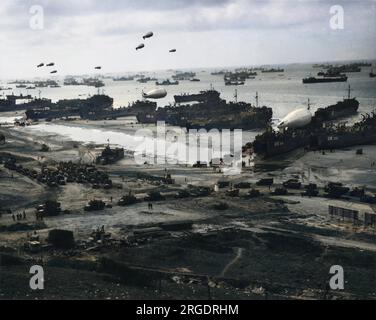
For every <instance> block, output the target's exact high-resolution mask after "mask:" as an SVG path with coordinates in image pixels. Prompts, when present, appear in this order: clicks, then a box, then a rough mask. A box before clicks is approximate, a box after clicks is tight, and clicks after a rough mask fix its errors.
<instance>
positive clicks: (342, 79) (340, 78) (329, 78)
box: [303, 75, 347, 84]
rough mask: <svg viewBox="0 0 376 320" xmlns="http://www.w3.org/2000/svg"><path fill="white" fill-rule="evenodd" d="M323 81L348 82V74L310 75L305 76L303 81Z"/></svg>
mask: <svg viewBox="0 0 376 320" xmlns="http://www.w3.org/2000/svg"><path fill="white" fill-rule="evenodd" d="M322 82H347V76H346V75H340V76H326V77H324V76H323V77H318V78H316V77H309V78H304V79H303V83H305V84H307V83H322Z"/></svg>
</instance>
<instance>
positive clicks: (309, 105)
mask: <svg viewBox="0 0 376 320" xmlns="http://www.w3.org/2000/svg"><path fill="white" fill-rule="evenodd" d="M307 105H308V110H311V100H310V99H309V98H308V104H307Z"/></svg>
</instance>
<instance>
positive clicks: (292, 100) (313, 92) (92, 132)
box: [0, 63, 376, 161]
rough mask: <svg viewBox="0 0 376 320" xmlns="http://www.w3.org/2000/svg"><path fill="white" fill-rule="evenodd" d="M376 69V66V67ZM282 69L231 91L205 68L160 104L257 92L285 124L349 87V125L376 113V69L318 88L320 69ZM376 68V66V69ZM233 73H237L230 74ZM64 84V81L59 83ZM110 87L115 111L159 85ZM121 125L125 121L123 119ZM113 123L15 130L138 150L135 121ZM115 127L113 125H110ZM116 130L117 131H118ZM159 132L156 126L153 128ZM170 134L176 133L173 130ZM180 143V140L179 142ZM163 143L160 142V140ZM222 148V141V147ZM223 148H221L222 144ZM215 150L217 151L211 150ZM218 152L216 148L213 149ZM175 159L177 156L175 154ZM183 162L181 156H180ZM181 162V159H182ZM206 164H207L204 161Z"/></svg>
mask: <svg viewBox="0 0 376 320" xmlns="http://www.w3.org/2000/svg"><path fill="white" fill-rule="evenodd" d="M374 66H376V63H374ZM278 67H281V68H284V69H285V72H284V73H261V72H258V76H257V77H256V79H248V80H247V81H246V84H245V85H244V86H225V84H224V80H223V75H212V74H211V73H212V72H214V71H220V70H223V69H199V70H194V69H190V70H181V71H194V72H196V77H195V78H198V79H200V80H201V81H200V82H190V81H180V83H179V85H171V86H166V87H165V88H166V90H167V92H168V95H167V97H166V98H164V99H161V100H157V103H158V107H160V108H163V107H164V106H166V105H168V104H172V103H173V102H174V95H176V94H182V93H197V92H199V91H201V90H207V89H210V88H211V87H213V88H214V89H216V90H218V91H219V92H220V93H221V97H222V98H223V99H226V100H228V101H229V100H234V99H235V90H236V91H237V99H238V101H245V102H250V103H252V104H255V103H256V101H255V100H256V98H255V96H256V92H257V93H258V96H259V106H264V105H265V106H268V107H271V108H273V118H274V119H281V118H283V117H284V116H286V115H287V114H288V113H289V112H291V111H293V110H295V109H296V108H301V107H303V106H307V105H308V99H309V100H310V103H311V109H312V112H315V110H316V109H317V108H319V107H327V106H329V105H331V104H335V103H336V102H338V101H341V100H342V99H343V98H344V97H345V96H347V94H348V92H347V90H348V87H349V85H350V86H351V96H354V97H356V98H357V99H358V100H359V102H360V108H359V113H358V114H357V115H355V116H353V117H351V118H349V119H346V121H348V122H349V123H351V122H355V121H357V120H359V118H360V117H361V114H362V113H363V114H364V113H370V112H372V111H373V110H375V109H376V78H370V77H369V73H370V72H371V70H372V67H363V68H362V72H359V73H348V77H349V79H348V82H347V83H346V82H338V83H317V84H303V83H302V79H303V78H304V77H307V76H310V75H312V76H313V75H316V74H317V72H319V71H320V69H318V68H313V66H312V64H292V65H280V66H278ZM375 69H376V67H375ZM226 70H230V71H231V69H226ZM143 74H144V75H145V76H147V77H152V78H157V79H158V80H164V79H168V78H170V79H171V76H172V75H174V74H175V72H174V71H161V72H150V73H146V72H144V73H143ZM129 75H132V74H130V73H129V74H127V73H123V74H121V75H119V74H117V75H116V77H118V76H129ZM51 79H55V80H57V81H58V82H60V84H61V85H62V82H63V78H59V77H56V78H53V77H51ZM104 82H105V84H106V85H105V87H103V88H100V89H99V92H100V93H102V92H103V93H105V94H107V95H109V96H111V97H113V98H114V106H115V107H120V106H127V105H128V104H130V103H132V102H133V101H136V100H139V99H142V91H145V92H146V91H148V90H151V89H153V88H155V83H154V82H149V83H147V84H141V83H139V82H137V81H136V80H134V81H113V80H112V78H111V77H110V76H109V75H105V77H104ZM9 86H13V89H12V90H9V91H3V92H2V93H3V94H9V93H12V92H13V93H14V94H24V95H26V94H31V95H33V96H39V95H40V96H41V97H44V98H49V99H52V100H53V101H57V100H59V99H72V98H86V97H88V96H89V95H93V94H96V93H98V89H96V88H94V87H87V86H63V85H62V87H61V88H37V89H35V90H26V89H18V88H15V85H10V84H8V83H6V82H3V83H1V84H0V87H9ZM21 115H22V113H20V112H18V114H12V113H3V114H0V124H1V123H12V121H13V119H14V118H15V117H20V116H21ZM120 121H121V120H120ZM106 122H107V124H106V125H105V124H104V123H101V122H100V121H98V122H94V123H83V122H80V123H76V122H73V123H70V122H67V123H65V122H63V121H60V122H58V123H55V122H52V123H43V122H41V123H38V124H34V125H32V126H30V127H26V128H15V129H14V130H23V131H26V132H30V133H32V134H34V135H37V136H38V135H45V134H50V135H58V136H61V137H63V138H64V139H68V140H74V141H81V142H83V143H90V144H98V145H103V144H105V143H106V142H107V141H108V139H109V140H110V142H111V144H115V145H119V146H122V147H124V148H125V149H126V150H127V151H136V149H137V146H138V144H139V143H140V142H139V138H140V136H139V133H138V132H137V125H135V126H134V125H133V124H132V125H131V124H130V123H129V122H128V123H127V122H123V123H121V124H118V125H117V124H116V121H112V122H111V124H110V121H106ZM109 124H110V125H109ZM114 128H116V129H115V130H114ZM148 128H149V129H150V128H152V130H154V131H155V126H148ZM167 129H168V130H169V129H171V128H167ZM259 133H261V131H248V132H243V137H242V144H243V145H244V144H245V143H247V142H250V141H253V140H254V138H255V136H256V135H257V134H259ZM175 138H176V137H175ZM155 141H157V143H158V139H156V140H155ZM167 143H168V144H173V143H174V141H171V140H170V141H167ZM219 144H220V142H219ZM217 145H218V143H217ZM222 147H223V146H222ZM210 148H212V147H210ZM213 149H214V148H213ZM170 156H171V158H174V156H173V155H170ZM177 158H179V157H177ZM179 160H181V159H179ZM202 160H203V161H206V159H202Z"/></svg>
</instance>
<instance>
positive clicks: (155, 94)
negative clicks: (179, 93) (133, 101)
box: [142, 88, 167, 99]
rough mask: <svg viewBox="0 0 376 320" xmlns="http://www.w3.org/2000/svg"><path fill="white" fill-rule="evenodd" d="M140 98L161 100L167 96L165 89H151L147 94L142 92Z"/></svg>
mask: <svg viewBox="0 0 376 320" xmlns="http://www.w3.org/2000/svg"><path fill="white" fill-rule="evenodd" d="M142 96H143V97H144V98H145V99H162V98H164V97H165V96H167V91H166V89H163V88H162V89H158V88H157V89H153V90H151V91H149V92H146V93H144V92H142Z"/></svg>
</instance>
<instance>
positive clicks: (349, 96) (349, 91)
mask: <svg viewBox="0 0 376 320" xmlns="http://www.w3.org/2000/svg"><path fill="white" fill-rule="evenodd" d="M347 99H351V86H350V85H349V89H348V95H347Z"/></svg>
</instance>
